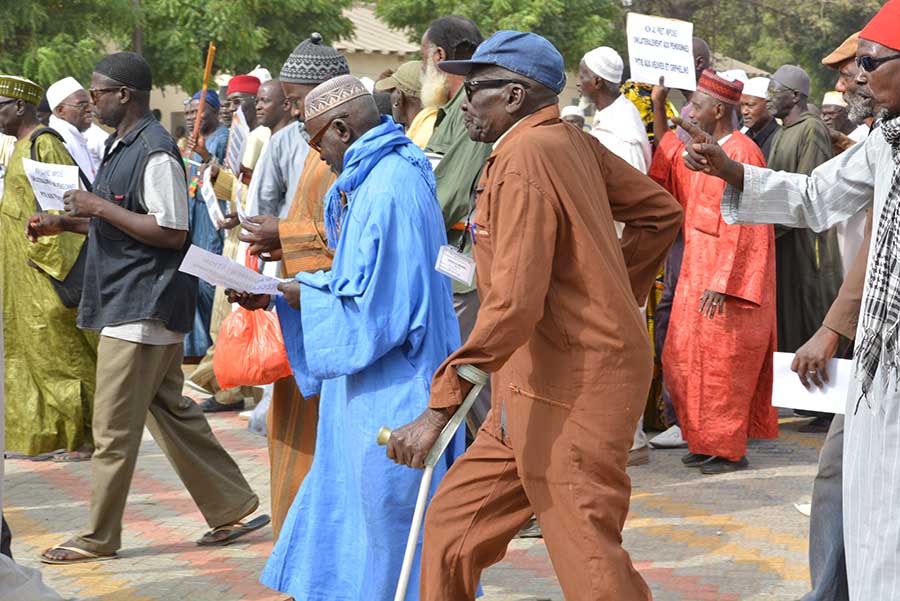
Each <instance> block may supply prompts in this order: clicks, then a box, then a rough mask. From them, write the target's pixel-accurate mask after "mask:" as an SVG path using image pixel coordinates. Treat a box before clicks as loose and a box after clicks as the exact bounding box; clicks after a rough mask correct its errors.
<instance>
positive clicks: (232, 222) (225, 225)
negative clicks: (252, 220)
mask: <svg viewBox="0 0 900 601" xmlns="http://www.w3.org/2000/svg"><path fill="white" fill-rule="evenodd" d="M240 223H241V220H240V218H239V217H238V214H237V213H229V214H228V215H225V219H219V229H220V230H233V229H234V228H236V227H237V226H238V225H239V224H240Z"/></svg>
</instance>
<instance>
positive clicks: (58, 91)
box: [47, 77, 84, 111]
mask: <svg viewBox="0 0 900 601" xmlns="http://www.w3.org/2000/svg"><path fill="white" fill-rule="evenodd" d="M83 89H84V87H83V86H82V85H81V84H80V83H78V80H76V79H75V78H74V77H66V78H65V79H60V80H59V81H57V82H56V83H55V84H53V85H52V86H50V87H49V88H47V104H49V105H50V110H51V111H52V110H54V109H56V107H57V106H59V105H60V103H61V102H62V101H63V100H65V99H66V98H68V97H69V96H71V95H72V94H74V93H75V92H77V91H78V90H83Z"/></svg>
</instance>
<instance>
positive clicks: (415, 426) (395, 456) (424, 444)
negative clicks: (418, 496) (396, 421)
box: [387, 408, 452, 469]
mask: <svg viewBox="0 0 900 601" xmlns="http://www.w3.org/2000/svg"><path fill="white" fill-rule="evenodd" d="M451 415H452V413H451V410H449V409H431V408H429V409H426V410H425V411H423V412H422V414H421V415H420V416H419V417H417V418H416V419H415V420H413V421H411V422H410V423H408V424H406V425H405V426H403V427H401V428H397V429H396V430H394V431H393V432H391V437H390V439H389V440H388V444H387V456H388V458H389V459H392V460H393V461H394V462H395V463H399V464H400V465H408V466H409V467H412V468H416V469H421V468H423V467H425V458H426V457H427V456H428V453H429V451H431V447H433V446H434V443H435V442H436V441H437V439H438V436H440V434H441V430H443V429H444V426H446V425H447V422H449V421H450V417H451Z"/></svg>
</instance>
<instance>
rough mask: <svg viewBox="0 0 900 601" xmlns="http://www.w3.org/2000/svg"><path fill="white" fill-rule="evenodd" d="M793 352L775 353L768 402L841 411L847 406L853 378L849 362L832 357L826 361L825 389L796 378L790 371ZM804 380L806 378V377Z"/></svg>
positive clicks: (783, 405)
mask: <svg viewBox="0 0 900 601" xmlns="http://www.w3.org/2000/svg"><path fill="white" fill-rule="evenodd" d="M793 361H794V354H793V353H775V384H774V386H775V387H774V389H773V390H772V405H773V406H775V407H785V408H788V409H803V410H806V411H821V412H823V413H840V414H843V413H844V410H845V408H846V406H847V394H849V391H850V384H851V383H852V380H853V361H851V360H850V359H832V360H831V361H829V362H828V383H827V384H825V388H819V387H818V386H816V385H815V384H812V386H811V387H810V388H806V387H804V386H803V384H801V383H800V378H798V377H797V374H795V373H794V372H793V371H791V363H793ZM807 380H809V378H808V377H807Z"/></svg>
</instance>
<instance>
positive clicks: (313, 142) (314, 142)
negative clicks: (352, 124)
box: [307, 113, 350, 153]
mask: <svg viewBox="0 0 900 601" xmlns="http://www.w3.org/2000/svg"><path fill="white" fill-rule="evenodd" d="M349 116H350V114H349V113H341V114H340V115H335V116H334V117H332V118H331V119H329V121H328V123H326V124H325V125H324V126H323V127H322V129H320V130H319V131H317V132H316V135H314V136H313V137H311V138H310V139H309V142H307V144H309V147H310V148H312V149H313V150H315V151H316V152H318V153H321V152H322V147H321V146H320V145H319V143H320V142H321V141H322V138H324V137H325V132H327V131H328V128H329V127H331V125H332V124H333V123H334V122H335V121H337V120H338V119H346V118H347V117H349Z"/></svg>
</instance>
